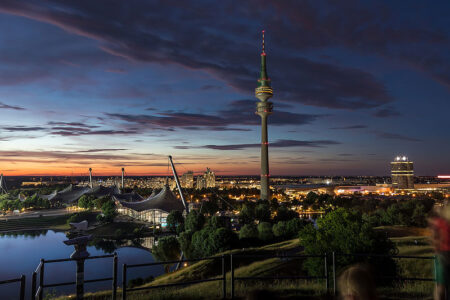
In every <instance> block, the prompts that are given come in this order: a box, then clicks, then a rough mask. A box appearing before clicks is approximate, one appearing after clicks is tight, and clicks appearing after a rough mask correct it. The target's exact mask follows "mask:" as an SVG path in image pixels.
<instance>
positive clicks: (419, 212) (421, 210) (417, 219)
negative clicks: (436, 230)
mask: <svg viewBox="0 0 450 300" xmlns="http://www.w3.org/2000/svg"><path fill="white" fill-rule="evenodd" d="M411 223H412V224H413V225H415V226H419V227H425V226H427V215H426V213H425V207H424V206H423V205H422V204H418V205H417V206H416V208H415V209H414V212H413V214H412V218H411Z"/></svg>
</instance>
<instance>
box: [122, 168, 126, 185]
mask: <svg viewBox="0 0 450 300" xmlns="http://www.w3.org/2000/svg"><path fill="white" fill-rule="evenodd" d="M124 173H125V168H122V191H123V188H124Z"/></svg>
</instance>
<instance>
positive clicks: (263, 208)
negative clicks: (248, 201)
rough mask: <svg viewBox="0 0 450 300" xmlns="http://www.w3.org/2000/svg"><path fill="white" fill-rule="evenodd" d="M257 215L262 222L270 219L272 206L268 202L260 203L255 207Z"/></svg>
mask: <svg viewBox="0 0 450 300" xmlns="http://www.w3.org/2000/svg"><path fill="white" fill-rule="evenodd" d="M255 217H256V219H258V220H259V221H260V222H267V221H270V206H269V205H268V204H265V203H263V204H258V206H256V209H255Z"/></svg>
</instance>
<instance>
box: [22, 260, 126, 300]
mask: <svg viewBox="0 0 450 300" xmlns="http://www.w3.org/2000/svg"><path fill="white" fill-rule="evenodd" d="M111 257H112V258H113V274H112V277H105V278H96V279H89V280H84V283H92V282H100V281H109V280H112V299H113V300H115V299H116V297H117V261H118V257H117V253H114V254H109V255H99V256H90V257H87V258H85V259H84V260H91V259H100V258H111ZM66 261H75V262H76V261H77V260H76V259H72V258H63V259H50V260H45V259H43V258H42V259H41V262H40V263H39V265H38V266H37V268H36V270H35V271H34V272H33V274H32V278H31V299H32V300H35V299H39V300H42V299H44V298H43V296H44V288H51V287H57V286H65V285H75V284H76V281H68V282H58V283H50V284H45V282H44V274H45V272H44V270H45V268H44V267H45V264H51V263H59V262H66ZM38 274H39V285H38V286H37V282H36V281H37V276H38Z"/></svg>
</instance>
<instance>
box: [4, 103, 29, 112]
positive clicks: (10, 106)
mask: <svg viewBox="0 0 450 300" xmlns="http://www.w3.org/2000/svg"><path fill="white" fill-rule="evenodd" d="M0 109H13V110H25V108H23V107H21V106H14V105H8V104H5V103H3V102H0Z"/></svg>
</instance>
